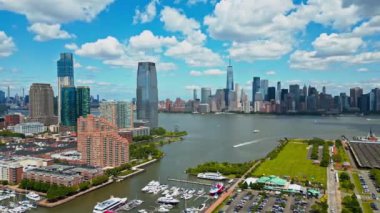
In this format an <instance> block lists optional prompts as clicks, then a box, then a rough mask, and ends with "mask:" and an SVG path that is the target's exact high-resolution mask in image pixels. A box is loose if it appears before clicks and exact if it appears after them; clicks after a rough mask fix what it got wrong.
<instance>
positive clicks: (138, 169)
mask: <svg viewBox="0 0 380 213" xmlns="http://www.w3.org/2000/svg"><path fill="white" fill-rule="evenodd" d="M156 161H157V159H152V160H150V161H147V162H145V163H142V164H140V165H137V166H134V167H133V169H134V170H135V171H134V172H132V173H131V174H128V175H125V176H121V177H119V178H120V179H126V178H128V177H132V176H134V175H137V174H139V173H141V172H143V171H144V169H142V168H141V167H144V166H147V165H149V164H152V163H154V162H156ZM113 182H114V180H112V179H110V180H108V181H107V182H106V183H103V184H101V185H98V186H94V187H91V188H89V189H87V190H85V191H82V192H79V193H77V194H74V195H72V196H69V197H66V198H64V199H62V200H58V201H56V202H48V201H47V199H43V200H41V201H40V202H38V205H39V206H42V207H48V208H52V207H56V206H59V205H61V204H64V203H67V202H69V201H71V200H73V199H75V198H77V197H80V196H82V195H85V194H87V193H90V192H92V191H94V190H97V189H99V188H102V187H105V186H107V185H109V184H112V183H113Z"/></svg>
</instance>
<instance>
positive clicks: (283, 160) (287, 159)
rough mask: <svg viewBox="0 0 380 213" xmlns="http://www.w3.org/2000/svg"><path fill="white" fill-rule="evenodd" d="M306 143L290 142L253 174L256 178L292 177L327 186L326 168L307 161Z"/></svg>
mask: <svg viewBox="0 0 380 213" xmlns="http://www.w3.org/2000/svg"><path fill="white" fill-rule="evenodd" d="M307 147H308V145H307V144H306V143H302V142H298V141H297V142H294V141H290V142H289V143H288V144H287V145H286V146H285V147H284V148H283V150H282V151H281V152H280V153H279V154H278V156H277V157H276V158H275V159H273V160H267V161H265V162H263V163H262V164H261V165H260V166H259V168H257V169H256V170H255V172H254V173H253V175H254V176H260V175H278V176H290V177H292V178H296V179H299V180H309V181H317V182H320V183H322V184H323V185H324V186H326V175H327V174H326V172H327V169H326V168H325V167H320V166H319V165H314V164H313V163H312V160H309V159H307Z"/></svg>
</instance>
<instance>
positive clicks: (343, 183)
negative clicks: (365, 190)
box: [339, 172, 355, 190]
mask: <svg viewBox="0 0 380 213" xmlns="http://www.w3.org/2000/svg"><path fill="white" fill-rule="evenodd" d="M339 182H340V187H342V188H343V189H347V190H354V188H355V185H354V184H353V183H352V182H351V178H350V175H349V174H348V173H347V172H342V173H340V175H339Z"/></svg>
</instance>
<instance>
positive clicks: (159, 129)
mask: <svg viewBox="0 0 380 213" xmlns="http://www.w3.org/2000/svg"><path fill="white" fill-rule="evenodd" d="M150 135H157V136H167V137H181V136H185V135H187V132H186V131H177V130H176V131H174V132H171V131H167V130H166V129H164V128H162V127H157V128H153V129H151V130H150Z"/></svg>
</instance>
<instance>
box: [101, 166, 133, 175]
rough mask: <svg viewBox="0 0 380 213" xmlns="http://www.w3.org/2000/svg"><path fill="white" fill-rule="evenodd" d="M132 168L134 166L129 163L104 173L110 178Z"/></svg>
mask: <svg viewBox="0 0 380 213" xmlns="http://www.w3.org/2000/svg"><path fill="white" fill-rule="evenodd" d="M131 168H132V165H131V164H129V163H125V164H122V165H120V166H118V167H115V168H112V169H107V170H106V171H105V172H104V173H105V174H106V175H107V176H108V177H110V176H119V175H120V174H121V172H122V171H124V170H130V169H131Z"/></svg>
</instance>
